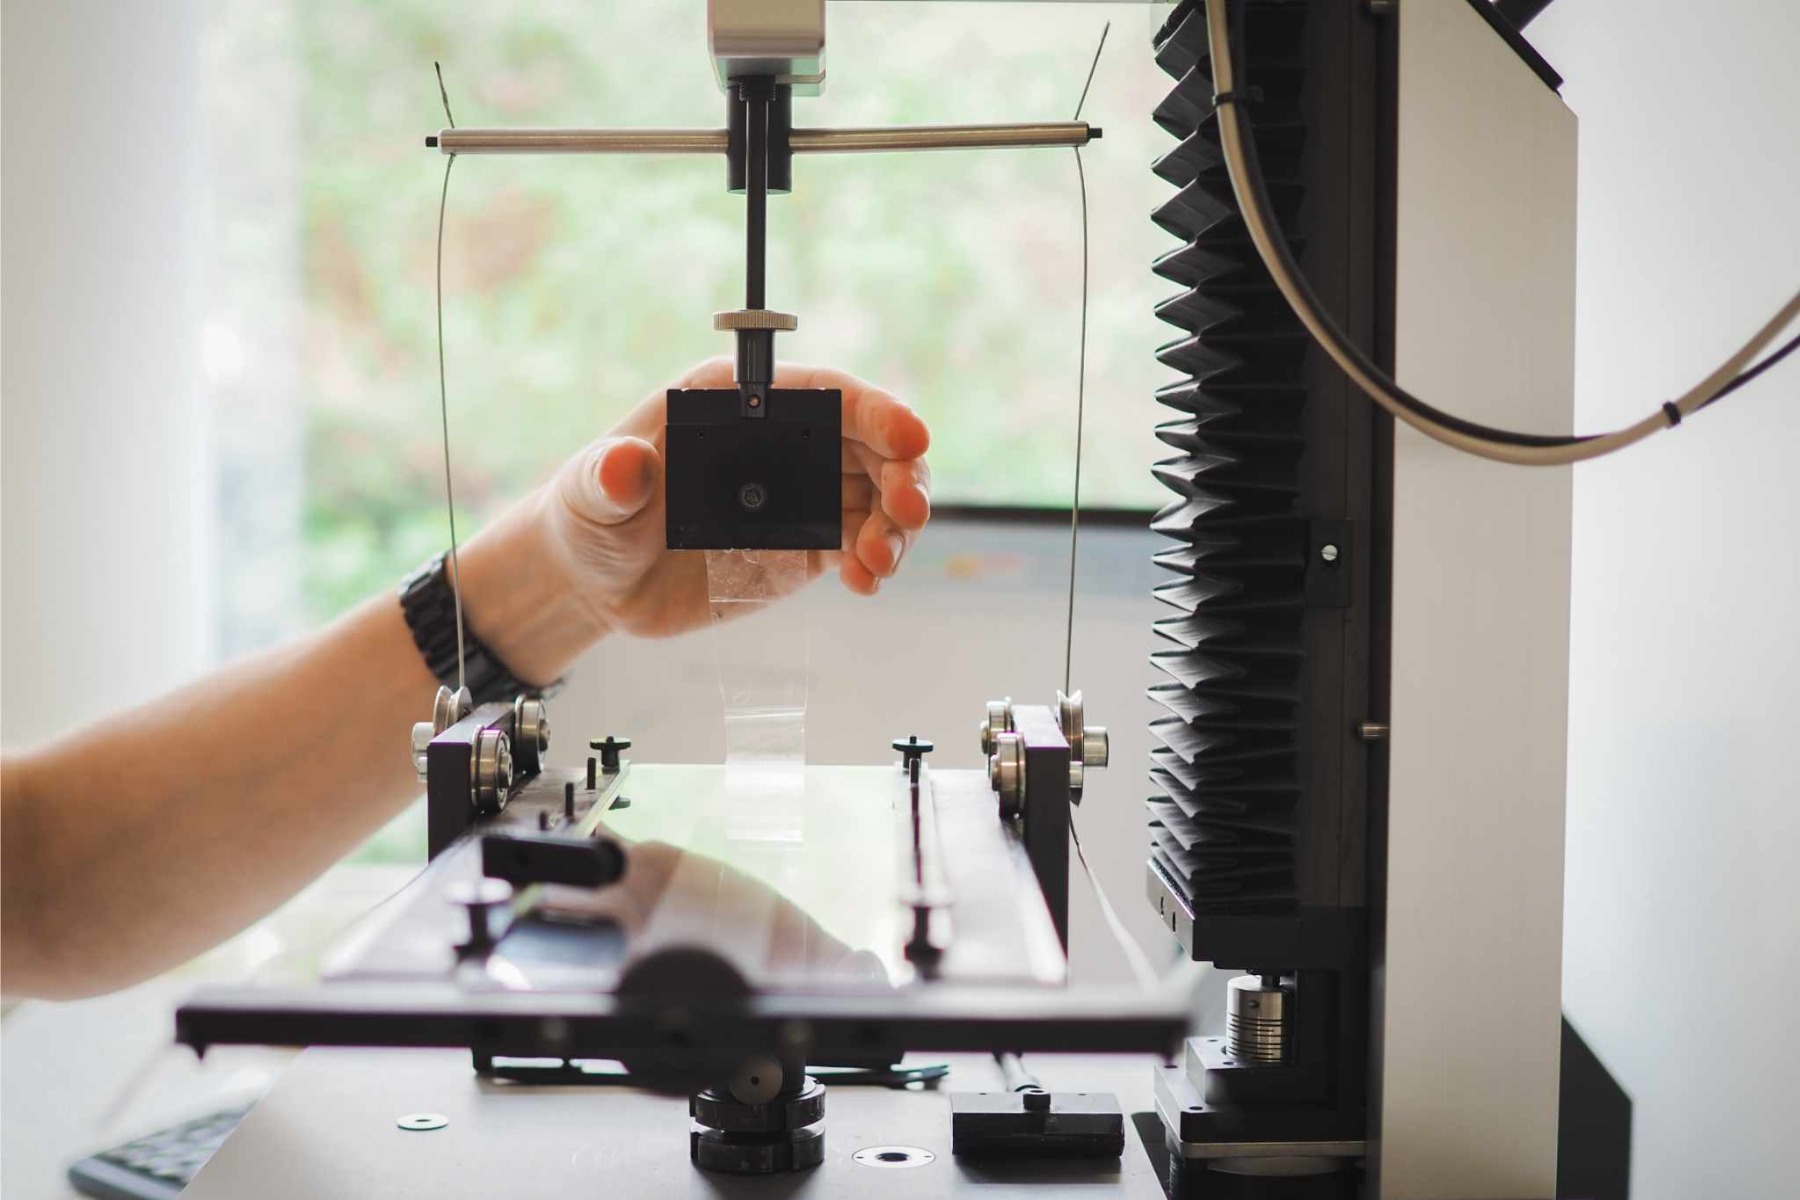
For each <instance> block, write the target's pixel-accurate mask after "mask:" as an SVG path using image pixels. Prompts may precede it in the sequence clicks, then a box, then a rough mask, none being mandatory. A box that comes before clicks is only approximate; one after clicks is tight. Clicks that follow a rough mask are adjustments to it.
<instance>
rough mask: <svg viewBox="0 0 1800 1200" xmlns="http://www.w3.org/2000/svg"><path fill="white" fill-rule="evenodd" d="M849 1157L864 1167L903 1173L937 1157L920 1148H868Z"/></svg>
mask: <svg viewBox="0 0 1800 1200" xmlns="http://www.w3.org/2000/svg"><path fill="white" fill-rule="evenodd" d="M850 1157H852V1158H854V1159H855V1160H856V1161H857V1162H859V1163H861V1164H862V1165H863V1166H865V1167H881V1168H883V1169H886V1170H890V1171H904V1170H905V1169H907V1168H908V1167H923V1166H926V1165H927V1164H929V1163H931V1162H933V1161H935V1160H936V1158H937V1155H935V1154H933V1153H932V1152H931V1151H929V1150H926V1149H925V1148H923V1147H921V1146H870V1147H869V1148H868V1149H867V1150H858V1151H857V1152H856V1153H855V1154H853V1155H851V1156H850Z"/></svg>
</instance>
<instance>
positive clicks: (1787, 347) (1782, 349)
mask: <svg viewBox="0 0 1800 1200" xmlns="http://www.w3.org/2000/svg"><path fill="white" fill-rule="evenodd" d="M1796 349H1800V333H1797V334H1795V335H1794V336H1793V337H1791V338H1789V339H1788V340H1787V341H1786V342H1784V343H1782V344H1781V345H1780V346H1778V347H1777V348H1776V349H1775V350H1774V351H1773V352H1771V353H1770V355H1769V357H1767V358H1765V359H1763V360H1762V361H1761V362H1759V363H1757V364H1756V365H1755V366H1754V367H1750V368H1748V369H1746V370H1745V371H1744V372H1743V373H1742V374H1740V375H1738V376H1737V377H1736V378H1734V379H1733V380H1732V381H1731V382H1730V383H1728V384H1726V385H1725V386H1724V387H1722V388H1720V389H1719V390H1718V391H1716V392H1714V393H1713V394H1712V395H1710V396H1708V397H1707V398H1706V401H1705V402H1704V403H1703V404H1701V405H1700V407H1701V408H1705V407H1706V406H1707V405H1708V404H1711V403H1712V402H1713V401H1715V400H1723V399H1724V398H1725V397H1727V396H1729V395H1731V393H1733V392H1735V391H1737V390H1738V389H1739V388H1741V387H1743V386H1744V385H1745V384H1746V383H1749V382H1750V381H1751V380H1752V379H1755V378H1756V377H1757V376H1758V375H1761V374H1762V373H1763V372H1764V371H1766V370H1768V369H1769V368H1770V367H1772V366H1774V365H1775V364H1776V363H1778V362H1780V361H1781V360H1782V359H1784V358H1786V357H1787V356H1788V355H1790V354H1792V353H1793V352H1794V351H1795V350H1796Z"/></svg>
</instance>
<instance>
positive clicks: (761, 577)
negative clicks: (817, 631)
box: [706, 550, 808, 842]
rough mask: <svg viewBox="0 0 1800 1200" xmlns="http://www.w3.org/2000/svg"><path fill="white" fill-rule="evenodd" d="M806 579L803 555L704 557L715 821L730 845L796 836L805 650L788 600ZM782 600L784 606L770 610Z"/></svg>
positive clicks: (801, 614) (798, 612)
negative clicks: (716, 769)
mask: <svg viewBox="0 0 1800 1200" xmlns="http://www.w3.org/2000/svg"><path fill="white" fill-rule="evenodd" d="M806 582H807V552H806V551H804V550H708V551H707V552H706V592H707V600H708V606H709V610H710V612H711V616H712V626H713V644H714V647H715V651H716V654H717V657H718V662H719V691H720V693H721V696H722V699H723V700H724V707H725V767H726V771H725V795H724V797H723V800H724V808H725V823H726V832H727V834H728V836H729V837H731V838H732V839H733V840H749V841H770V842H799V841H802V840H804V838H805V834H806V829H805V812H806V809H805V804H804V797H805V765H806V680H807V666H808V662H807V655H808V646H807V633H806V611H805V607H804V605H803V604H802V603H801V602H800V600H799V598H798V596H797V595H796V593H798V592H800V591H801V589H802V588H803V587H804V586H805V584H806ZM783 597H790V599H789V600H788V602H787V603H785V604H781V605H774V602H775V601H776V600H779V599H781V598H783ZM771 606H774V607H773V611H765V610H769V609H771Z"/></svg>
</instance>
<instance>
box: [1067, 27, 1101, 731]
mask: <svg viewBox="0 0 1800 1200" xmlns="http://www.w3.org/2000/svg"><path fill="white" fill-rule="evenodd" d="M1111 29H1112V22H1111V21H1108V22H1107V23H1106V24H1105V25H1103V26H1101V28H1100V44H1099V45H1097V46H1095V47H1094V60H1093V61H1092V62H1091V63H1089V64H1088V73H1087V80H1086V82H1084V83H1083V84H1082V85H1081V99H1079V100H1077V101H1076V102H1075V118H1074V119H1075V120H1077V121H1079V120H1081V110H1082V107H1083V106H1084V105H1086V104H1087V97H1088V89H1089V88H1091V87H1092V86H1094V72H1095V70H1097V69H1098V68H1099V66H1100V52H1101V51H1102V50H1104V49H1106V35H1107V33H1108V32H1110V31H1111ZM1075 178H1076V180H1077V181H1078V182H1079V184H1080V186H1081V338H1080V340H1079V342H1078V343H1077V345H1078V347H1079V348H1078V350H1077V352H1076V364H1077V365H1076V368H1075V480H1074V485H1073V487H1072V488H1071V491H1070V495H1069V605H1068V618H1067V620H1066V622H1065V623H1064V626H1063V693H1064V694H1065V695H1067V694H1069V691H1070V688H1069V684H1070V681H1071V679H1072V678H1073V675H1074V665H1075V566H1076V561H1077V547H1078V544H1079V542H1080V540H1081V443H1082V427H1083V425H1084V423H1085V421H1086V417H1087V330H1088V198H1087V169H1086V168H1085V167H1083V166H1082V163H1081V147H1080V146H1076V147H1075Z"/></svg>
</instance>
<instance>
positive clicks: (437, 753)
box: [425, 701, 515, 858]
mask: <svg viewBox="0 0 1800 1200" xmlns="http://www.w3.org/2000/svg"><path fill="white" fill-rule="evenodd" d="M487 729H498V730H500V731H501V732H502V733H504V734H505V735H506V736H507V737H508V738H509V739H511V738H512V737H513V735H514V732H515V731H514V728H513V706H512V704H511V703H505V704H502V703H499V702H497V701H496V702H495V703H492V704H483V705H482V706H481V707H479V708H477V709H476V710H475V711H474V712H472V713H470V714H469V715H468V716H466V717H464V718H463V719H462V720H461V721H458V722H457V723H456V724H454V725H452V726H451V727H450V728H448V729H446V730H444V731H443V732H442V733H440V734H438V735H437V736H436V737H434V738H432V739H431V744H430V745H429V746H428V747H426V750H425V841H426V852H427V853H428V854H429V855H430V857H432V858H436V857H437V856H438V855H439V854H441V853H443V851H444V850H445V849H446V848H447V847H448V846H449V845H450V844H451V843H452V842H454V841H456V839H457V838H459V837H461V836H462V835H463V834H465V833H467V832H468V830H469V827H470V826H471V825H473V824H474V823H475V820H476V817H477V816H479V815H480V814H478V813H477V812H476V811H475V739H476V738H477V737H479V736H480V735H481V733H482V731H483V730H487Z"/></svg>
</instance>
